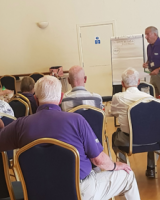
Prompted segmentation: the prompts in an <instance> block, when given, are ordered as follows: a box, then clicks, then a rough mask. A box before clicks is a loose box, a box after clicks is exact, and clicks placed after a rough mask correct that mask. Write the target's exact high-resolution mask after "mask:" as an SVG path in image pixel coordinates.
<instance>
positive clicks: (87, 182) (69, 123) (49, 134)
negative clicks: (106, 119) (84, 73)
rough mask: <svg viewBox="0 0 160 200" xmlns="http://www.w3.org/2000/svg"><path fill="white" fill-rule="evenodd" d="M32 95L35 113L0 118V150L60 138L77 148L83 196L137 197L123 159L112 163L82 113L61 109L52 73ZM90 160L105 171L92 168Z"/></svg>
mask: <svg viewBox="0 0 160 200" xmlns="http://www.w3.org/2000/svg"><path fill="white" fill-rule="evenodd" d="M35 95H36V97H37V99H38V101H39V107H38V109H37V111H36V113H35V114H34V115H30V116H26V117H22V118H19V119H17V120H16V121H14V122H13V123H11V124H9V125H8V126H6V127H4V128H3V123H2V121H1V120H0V151H5V150H8V149H16V148H21V147H23V146H24V145H26V144H28V143H30V142H32V141H33V140H36V139H39V138H44V137H45V138H54V139H57V140H61V141H63V142H66V143H68V144H70V145H73V146H74V147H75V148H76V149H77V150H78V152H79V155H80V190H81V196H82V200H89V199H95V200H96V199H97V200H101V199H106V200H107V199H110V198H111V197H112V196H117V195H119V194H121V195H122V194H124V195H125V197H126V199H128V200H135V199H136V200H140V196H139V191H138V187H137V183H136V179H135V176H134V173H133V171H131V169H130V167H129V166H128V165H127V164H125V163H121V162H116V163H114V162H113V161H112V160H111V159H110V158H109V157H108V156H107V154H105V153H104V152H103V147H102V146H101V144H100V143H99V142H98V139H97V137H96V135H95V134H94V133H93V131H92V129H91V127H90V126H89V124H88V123H87V121H86V120H85V119H84V118H83V117H82V116H81V115H78V114H75V113H68V112H62V111H61V109H60V107H59V106H58V104H59V101H60V98H61V83H60V81H59V80H58V79H57V78H55V77H53V76H44V77H43V78H41V79H39V80H38V81H37V82H36V84H35ZM46 130H47V131H46ZM55 162H56V161H55ZM91 162H92V163H94V164H95V165H96V166H98V167H100V168H101V169H103V170H104V171H102V172H95V171H94V170H92V165H91Z"/></svg>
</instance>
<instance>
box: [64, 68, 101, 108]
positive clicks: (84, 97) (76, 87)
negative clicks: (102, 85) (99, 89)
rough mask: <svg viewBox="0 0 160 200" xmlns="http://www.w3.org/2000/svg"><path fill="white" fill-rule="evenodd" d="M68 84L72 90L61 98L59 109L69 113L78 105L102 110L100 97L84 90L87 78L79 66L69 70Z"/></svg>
mask: <svg viewBox="0 0 160 200" xmlns="http://www.w3.org/2000/svg"><path fill="white" fill-rule="evenodd" d="M68 82H69V84H70V85H71V87H72V90H70V91H68V92H66V93H65V94H64V96H63V99H62V103H61V108H62V110H63V111H69V110H71V109H72V108H74V107H76V106H79V105H90V106H94V107H97V108H100V109H102V107H103V106H102V97H101V96H100V95H99V94H96V93H93V92H89V91H87V90H86V88H85V83H86V82H87V76H85V72H84V69H83V68H82V67H80V66H73V67H71V68H70V69H69V77H68Z"/></svg>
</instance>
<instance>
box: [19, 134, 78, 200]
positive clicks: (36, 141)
mask: <svg viewBox="0 0 160 200" xmlns="http://www.w3.org/2000/svg"><path fill="white" fill-rule="evenodd" d="M43 143H49V144H55V145H58V146H60V147H63V148H66V149H68V150H70V151H72V152H73V153H74V155H75V162H76V169H75V179H76V180H75V183H76V192H77V197H78V200H81V193H80V176H79V173H80V159H79V152H78V151H77V149H76V148H75V147H73V146H72V145H69V144H67V143H65V142H61V141H59V140H56V139H52V138H41V139H38V140H35V141H33V142H31V143H29V144H27V145H26V146H24V147H22V148H21V149H20V150H19V151H18V152H17V154H16V159H15V161H16V166H17V171H18V174H19V177H20V181H21V183H22V188H23V192H24V200H28V194H27V188H26V184H25V180H24V177H23V174H22V170H21V167H20V165H19V161H18V159H19V156H20V155H21V154H22V153H23V152H25V151H27V150H28V149H30V148H32V147H34V146H36V145H39V144H43Z"/></svg>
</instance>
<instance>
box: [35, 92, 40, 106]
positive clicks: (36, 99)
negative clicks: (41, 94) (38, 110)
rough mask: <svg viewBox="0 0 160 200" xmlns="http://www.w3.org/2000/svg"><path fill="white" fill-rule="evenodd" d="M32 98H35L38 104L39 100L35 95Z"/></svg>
mask: <svg viewBox="0 0 160 200" xmlns="http://www.w3.org/2000/svg"><path fill="white" fill-rule="evenodd" d="M34 99H35V100H36V103H37V105H38V106H39V101H38V98H37V97H36V95H34Z"/></svg>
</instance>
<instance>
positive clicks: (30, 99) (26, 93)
mask: <svg viewBox="0 0 160 200" xmlns="http://www.w3.org/2000/svg"><path fill="white" fill-rule="evenodd" d="M22 94H23V95H24V96H25V97H27V98H28V99H29V101H30V103H31V108H32V113H33V114H34V113H36V110H37V107H38V106H37V103H36V100H35V98H34V96H33V94H32V93H29V92H25V93H22Z"/></svg>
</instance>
